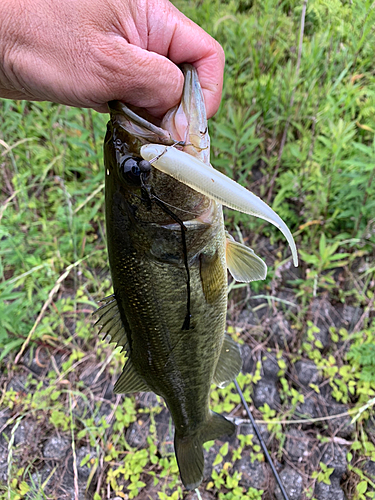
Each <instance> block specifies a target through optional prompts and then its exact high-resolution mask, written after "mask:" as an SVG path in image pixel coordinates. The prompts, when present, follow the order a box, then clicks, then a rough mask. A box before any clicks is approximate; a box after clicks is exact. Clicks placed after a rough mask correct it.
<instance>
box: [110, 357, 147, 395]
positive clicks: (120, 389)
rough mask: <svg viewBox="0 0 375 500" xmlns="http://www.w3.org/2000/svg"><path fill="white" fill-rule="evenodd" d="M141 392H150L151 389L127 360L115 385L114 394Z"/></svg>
mask: <svg viewBox="0 0 375 500" xmlns="http://www.w3.org/2000/svg"><path fill="white" fill-rule="evenodd" d="M141 391H143V392H150V391H151V389H149V387H148V386H147V384H146V382H144V381H143V380H142V379H141V377H140V376H139V375H138V373H137V372H136V371H135V369H134V366H133V363H132V362H131V361H130V359H129V358H128V359H127V360H126V362H125V366H124V368H123V370H122V373H121V375H120V377H119V378H118V380H117V382H116V383H115V387H114V392H115V393H116V394H124V393H125V394H130V393H131V392H141Z"/></svg>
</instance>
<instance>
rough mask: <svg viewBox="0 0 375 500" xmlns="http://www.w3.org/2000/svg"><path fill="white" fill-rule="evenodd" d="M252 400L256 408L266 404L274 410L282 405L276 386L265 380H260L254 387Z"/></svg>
mask: <svg viewBox="0 0 375 500" xmlns="http://www.w3.org/2000/svg"><path fill="white" fill-rule="evenodd" d="M252 399H253V402H254V405H255V406H256V408H259V407H261V406H264V405H265V404H266V403H267V404H268V406H269V407H270V408H272V409H276V408H277V406H278V405H279V404H280V396H279V393H278V392H277V387H276V384H275V383H274V382H273V381H268V380H265V379H262V380H260V381H259V382H258V383H257V384H256V385H255V386H254V392H253V395H252Z"/></svg>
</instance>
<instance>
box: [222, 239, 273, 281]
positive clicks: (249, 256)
mask: <svg viewBox="0 0 375 500" xmlns="http://www.w3.org/2000/svg"><path fill="white" fill-rule="evenodd" d="M226 257H227V266H228V269H229V272H230V274H231V275H232V276H233V278H234V279H235V280H236V281H240V282H243V283H249V282H250V281H257V280H264V279H265V278H266V276H267V266H266V264H265V263H264V262H263V260H262V259H261V258H260V257H258V256H257V255H256V254H255V253H254V251H253V250H252V249H251V248H248V247H246V246H245V245H242V244H241V243H238V242H237V241H235V240H234V239H233V238H232V236H230V235H229V234H227V239H226Z"/></svg>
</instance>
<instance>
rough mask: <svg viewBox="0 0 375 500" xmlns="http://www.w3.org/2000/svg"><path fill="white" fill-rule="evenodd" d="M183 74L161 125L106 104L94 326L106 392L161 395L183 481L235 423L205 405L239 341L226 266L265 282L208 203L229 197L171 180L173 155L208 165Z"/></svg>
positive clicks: (193, 476) (194, 476)
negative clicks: (113, 369)
mask: <svg viewBox="0 0 375 500" xmlns="http://www.w3.org/2000/svg"><path fill="white" fill-rule="evenodd" d="M183 71H184V74H185V85H184V90H183V96H182V101H181V104H180V106H178V107H176V108H174V109H172V110H170V111H169V112H168V113H167V115H166V116H165V117H164V119H163V121H162V123H161V126H160V127H157V126H155V125H154V124H152V123H150V122H149V121H147V120H145V119H144V118H142V117H140V116H138V115H137V114H135V113H134V112H133V111H131V110H130V109H128V108H127V107H126V106H125V105H123V104H122V103H119V102H111V103H109V108H110V114H111V119H110V121H109V123H108V128H107V134H106V137H105V143H104V163H105V210H106V229H107V246H108V257H109V264H110V269H111V275H112V281H113V289H114V294H113V295H112V296H110V297H107V298H106V299H104V305H103V306H102V307H101V308H99V310H98V312H99V313H100V318H99V320H98V321H97V323H98V324H100V325H102V327H101V332H104V333H106V334H107V335H109V336H110V337H111V342H115V343H117V345H120V346H122V347H123V350H124V351H125V355H126V358H127V359H126V362H125V366H124V369H123V372H122V374H121V376H120V378H119V379H118V381H117V382H116V385H115V392H117V393H132V392H136V391H153V392H155V393H156V394H158V395H160V396H162V397H163V398H164V400H165V402H166V404H167V406H168V408H169V410H170V413H171V416H172V419H173V422H174V426H175V439H174V446H175V453H176V457H177V462H178V466H179V470H180V475H181V479H182V482H183V484H184V486H185V487H186V488H187V489H194V488H196V487H197V486H198V485H199V484H200V483H201V481H202V479H203V468H204V458H203V447H202V445H203V443H204V442H206V441H209V440H212V439H216V438H218V437H220V436H222V435H224V434H231V433H233V432H234V430H235V428H234V425H233V424H232V423H231V422H229V421H228V420H226V419H225V418H224V417H223V416H221V415H218V414H216V413H214V412H212V411H211V410H210V408H209V394H210V386H211V384H212V383H216V384H217V385H219V386H221V387H224V386H225V385H227V384H228V383H229V382H231V381H232V380H233V379H234V378H235V377H236V376H237V375H238V373H239V371H240V369H241V364H242V362H241V356H240V351H239V348H238V345H237V344H236V343H235V342H234V341H233V340H232V339H231V338H230V337H228V336H226V334H225V323H226V310H227V267H228V268H229V270H230V271H231V273H232V274H233V276H234V277H235V278H236V279H237V280H239V281H252V280H256V279H264V278H265V275H266V266H265V264H264V263H263V261H262V260H261V259H260V258H259V257H257V256H256V255H255V254H254V252H253V251H252V250H251V249H249V248H247V247H245V246H244V245H241V244H240V243H237V242H235V241H234V240H233V238H231V237H229V236H228V235H227V234H226V232H225V229H224V222H223V214H222V207H221V204H220V203H218V201H219V202H220V201H225V200H226V199H227V198H230V196H227V195H226V194H225V186H224V194H222V195H220V196H221V197H220V196H218V195H217V193H216V194H215V190H214V192H211V190H210V187H209V188H204V189H202V191H203V192H199V190H200V183H201V180H200V178H199V175H198V174H197V175H196V174H192V175H190V177H189V175H188V174H187V177H189V179H190V180H189V179H187V180H186V179H185V178H184V179H183V180H182V182H181V181H180V180H178V175H177V174H176V175H174V174H173V172H170V163H172V164H173V165H176V162H177V163H178V164H179V168H180V169H181V168H182V170H183V171H184V172H185V170H186V171H188V170H189V167H188V166H186V164H189V162H190V161H191V160H194V161H196V162H198V163H197V165H198V166H196V167H195V168H198V171H200V168H199V167H202V166H203V167H206V168H208V169H210V175H211V174H212V175H214V174H213V173H214V172H216V171H214V169H212V168H211V167H210V166H209V165H210V163H209V151H210V144H209V135H208V131H207V120H206V113H205V106H204V101H203V95H202V92H201V88H200V85H199V81H198V76H197V73H196V71H195V69H194V68H193V67H192V66H189V65H185V66H184V68H183ZM177 141H179V144H178V145H176V144H175V143H176V142H177ZM152 148H154V149H152ZM155 148H156V149H155ZM175 153H176V154H177V160H176V159H173V158H174V157H173V155H174V154H175ZM142 155H143V156H142ZM171 155H172V157H171ZM181 155H182V156H181ZM155 156H157V157H158V158H157V159H156V161H154V163H153V160H155V158H154V157H155ZM148 160H149V161H148ZM181 162H182V167H181ZM184 162H185V163H184ZM186 162H187V163H186ZM154 165H155V166H154ZM184 165H185V166H184ZM162 170H164V171H162ZM172 170H173V169H172ZM165 171H167V172H169V173H170V175H168V173H165ZM184 175H185V174H184ZM215 175H216V174H215ZM220 175H221V174H220ZM223 177H224V178H225V176H223ZM197 178H198V181H197ZM210 179H211V181H209V182H212V184H215V182H216V184H217V185H218V184H220V182H221V181H220V182H219V180H218V179H217V178H216V177H215V178H211V177H210ZM212 179H214V180H212ZM220 179H221V177H220ZM225 179H227V178H225ZM189 182H190V187H189V185H187V184H189ZM197 182H198V184H199V185H197ZM223 182H224V181H223ZM232 182H233V181H232ZM224 184H225V182H224ZM192 187H194V188H195V189H192ZM228 189H229V191H231V189H230V187H229V188H228ZM242 189H244V188H242ZM245 191H246V190H245ZM247 193H249V192H248V191H247ZM252 196H254V195H252ZM223 198H224V200H223ZM234 198H235V200H238V196H237V195H236V196H235V197H234ZM255 198H256V197H255ZM258 200H259V199H258ZM232 201H233V200H232ZM259 201H260V200H259ZM261 203H263V202H261ZM227 204H229V205H230V201H228V203H227ZM250 205H251V203H250ZM253 205H254V203H253ZM263 205H264V206H265V207H267V205H265V204H263ZM254 206H255V205H254ZM262 210H263V212H262ZM267 210H269V211H271V212H272V213H271V215H269V214H268V212H267ZM267 210H266V209H265V208H264V207H263V209H260V212H262V213H263V217H264V218H267V217H271V219H272V218H273V220H272V222H273V223H275V224H276V222H275V220H276V219H277V224H276V225H278V224H279V223H280V221H281V219H279V218H277V216H276V214H274V212H273V211H272V210H271V209H269V207H267ZM265 211H266V212H267V213H266V214H265ZM267 214H268V215H267ZM272 214H273V215H272ZM275 217H276V219H275ZM281 223H282V221H281ZM282 224H283V223H282Z"/></svg>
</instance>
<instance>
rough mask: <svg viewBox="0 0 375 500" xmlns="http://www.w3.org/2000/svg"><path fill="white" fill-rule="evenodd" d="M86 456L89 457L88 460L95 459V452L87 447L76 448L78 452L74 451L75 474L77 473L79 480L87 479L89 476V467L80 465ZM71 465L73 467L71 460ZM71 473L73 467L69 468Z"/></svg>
mask: <svg viewBox="0 0 375 500" xmlns="http://www.w3.org/2000/svg"><path fill="white" fill-rule="evenodd" d="M87 455H90V459H91V458H95V455H96V454H95V451H94V450H93V449H92V448H90V447H89V446H82V447H81V448H78V450H77V451H76V461H77V472H78V477H79V478H80V479H88V477H89V476H90V474H91V467H89V465H88V464H87V463H86V464H85V465H81V462H82V460H83V459H84V458H85V457H86V456H87ZM72 465H73V459H72ZM69 468H70V467H69ZM71 471H72V472H73V467H71Z"/></svg>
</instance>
